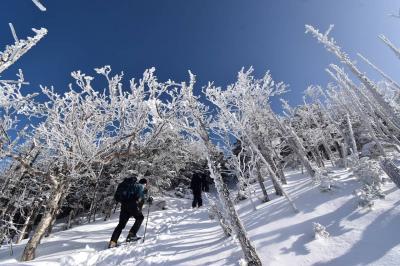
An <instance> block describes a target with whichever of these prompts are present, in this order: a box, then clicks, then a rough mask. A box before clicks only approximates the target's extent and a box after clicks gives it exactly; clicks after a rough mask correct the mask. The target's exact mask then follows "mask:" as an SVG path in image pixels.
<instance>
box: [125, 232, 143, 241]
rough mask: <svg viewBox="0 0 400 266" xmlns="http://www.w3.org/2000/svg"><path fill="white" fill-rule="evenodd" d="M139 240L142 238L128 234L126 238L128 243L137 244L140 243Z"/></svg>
mask: <svg viewBox="0 0 400 266" xmlns="http://www.w3.org/2000/svg"><path fill="white" fill-rule="evenodd" d="M139 239H141V237H140V236H136V235H131V234H128V236H127V237H126V242H135V241H138V240H139Z"/></svg>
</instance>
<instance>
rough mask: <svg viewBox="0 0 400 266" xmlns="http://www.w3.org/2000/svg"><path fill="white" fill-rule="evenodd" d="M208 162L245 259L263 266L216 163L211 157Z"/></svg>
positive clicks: (251, 263) (257, 265) (250, 263)
mask: <svg viewBox="0 0 400 266" xmlns="http://www.w3.org/2000/svg"><path fill="white" fill-rule="evenodd" d="M207 146H208V145H207ZM210 151H211V150H210V149H209V152H210ZM207 161H208V168H209V170H210V174H211V176H212V177H213V178H214V181H215V184H216V188H217V191H218V194H219V196H220V198H221V200H222V202H223V204H224V206H225V207H226V210H227V212H228V213H229V218H230V219H231V223H232V226H233V230H234V231H235V233H236V236H237V238H238V240H239V243H240V245H241V247H242V251H243V253H244V257H245V259H246V261H247V263H248V265H255V266H261V265H262V263H261V260H260V258H259V257H258V254H257V252H256V249H255V248H254V246H253V245H252V244H251V242H250V240H249V238H248V237H247V234H246V230H245V228H244V226H243V224H242V222H241V220H240V218H239V215H238V213H237V212H236V209H235V205H234V204H233V201H232V199H231V196H230V193H229V190H228V187H227V186H226V184H225V183H224V181H223V179H222V176H221V174H220V173H219V171H218V170H217V169H216V167H215V166H214V163H213V162H212V161H211V160H210V158H209V157H208V158H207Z"/></svg>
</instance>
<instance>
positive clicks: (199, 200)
mask: <svg viewBox="0 0 400 266" xmlns="http://www.w3.org/2000/svg"><path fill="white" fill-rule="evenodd" d="M197 203H198V207H201V206H203V199H202V198H201V191H200V193H199V197H198V199H197Z"/></svg>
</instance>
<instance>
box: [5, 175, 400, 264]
mask: <svg viewBox="0 0 400 266" xmlns="http://www.w3.org/2000/svg"><path fill="white" fill-rule="evenodd" d="M332 175H333V176H334V177H335V179H336V180H337V182H336V187H335V189H334V190H333V191H330V192H324V193H322V192H320V191H319V189H318V188H317V187H314V185H313V184H312V183H311V182H310V180H309V178H307V177H306V176H304V175H301V174H299V173H298V172H296V171H293V172H290V173H288V181H289V184H288V185H287V186H286V189H287V190H288V192H289V193H290V195H291V196H292V197H293V199H294V200H295V202H296V205H297V207H298V208H299V210H300V213H297V214H294V213H293V211H292V210H291V208H290V207H289V206H288V204H287V203H286V202H285V200H284V198H282V197H280V198H276V197H274V195H271V196H272V198H273V199H272V200H271V201H270V202H268V203H264V204H258V206H257V211H253V210H252V207H251V203H250V201H249V200H246V201H243V202H241V203H240V204H239V205H238V212H239V213H240V216H241V218H242V221H243V222H244V224H245V227H246V228H247V230H248V234H249V236H250V238H251V240H252V241H253V243H254V244H255V246H256V248H257V251H258V253H259V255H260V256H261V259H262V261H263V264H264V265H319V266H322V265H338V266H339V265H340V266H341V265H399V261H400V231H399V230H398V227H399V225H400V206H399V204H400V190H398V189H397V188H396V187H395V186H394V185H393V184H392V183H390V184H387V185H386V187H385V192H386V195H387V196H386V198H385V199H384V200H378V201H376V203H375V206H374V208H373V209H372V210H367V209H360V208H358V207H357V201H356V198H355V196H354V195H353V194H352V191H353V190H354V189H356V188H358V187H359V186H360V183H359V182H358V181H357V180H355V178H354V177H352V176H351V175H350V174H349V173H348V172H347V171H345V170H340V169H339V170H338V169H336V170H335V171H334V173H333V174H332ZM269 192H271V194H272V190H271V188H270V189H269ZM257 194H261V193H260V191H258V190H257ZM167 201H168V207H169V209H168V210H165V211H154V212H150V219H149V224H148V231H147V236H146V241H145V242H144V243H138V244H130V245H127V246H121V247H119V248H116V249H105V246H106V244H107V241H108V240H109V238H110V236H111V233H112V231H113V229H114V227H115V226H116V224H117V222H118V217H117V215H118V214H116V215H115V216H114V217H113V218H112V219H111V220H109V221H107V222H103V221H100V220H99V221H97V222H96V223H92V224H89V225H83V226H77V227H75V228H72V229H70V230H68V231H62V232H57V233H54V234H53V235H52V236H51V237H49V238H46V239H44V240H43V241H42V244H41V245H40V247H39V249H38V253H37V255H38V256H37V259H36V260H34V261H32V262H28V263H21V262H18V261H17V259H18V258H19V256H20V254H21V252H22V248H23V244H24V243H22V244H20V245H16V246H14V255H13V256H10V255H9V250H8V249H6V248H4V247H3V248H1V249H0V265H239V263H240V259H241V257H242V254H241V251H240V248H239V247H238V245H237V244H236V242H235V241H234V240H232V239H231V238H225V237H224V236H223V233H222V230H221V229H220V227H219V225H218V224H217V223H216V222H215V221H212V220H209V218H208V213H207V210H206V208H200V209H196V210H192V209H191V208H189V206H190V201H189V200H186V199H172V198H169V199H167ZM258 203H259V202H258ZM313 222H318V223H320V224H322V225H324V226H326V228H327V231H328V232H329V233H330V237H329V238H328V239H318V240H316V239H315V238H314V232H313ZM132 223H133V221H130V223H129V224H128V225H132ZM142 229H143V228H142ZM127 231H128V226H127V228H126V229H125V230H124V232H123V235H122V236H121V238H120V240H123V239H124V238H125V237H126V234H127ZM141 233H142V232H141Z"/></svg>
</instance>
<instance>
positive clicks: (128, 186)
mask: <svg viewBox="0 0 400 266" xmlns="http://www.w3.org/2000/svg"><path fill="white" fill-rule="evenodd" d="M139 189H140V188H139V184H138V183H136V179H125V180H124V181H122V182H121V183H120V184H118V187H117V191H115V194H114V199H115V200H116V201H117V202H121V203H124V202H129V201H134V200H137V199H138V198H139Z"/></svg>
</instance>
